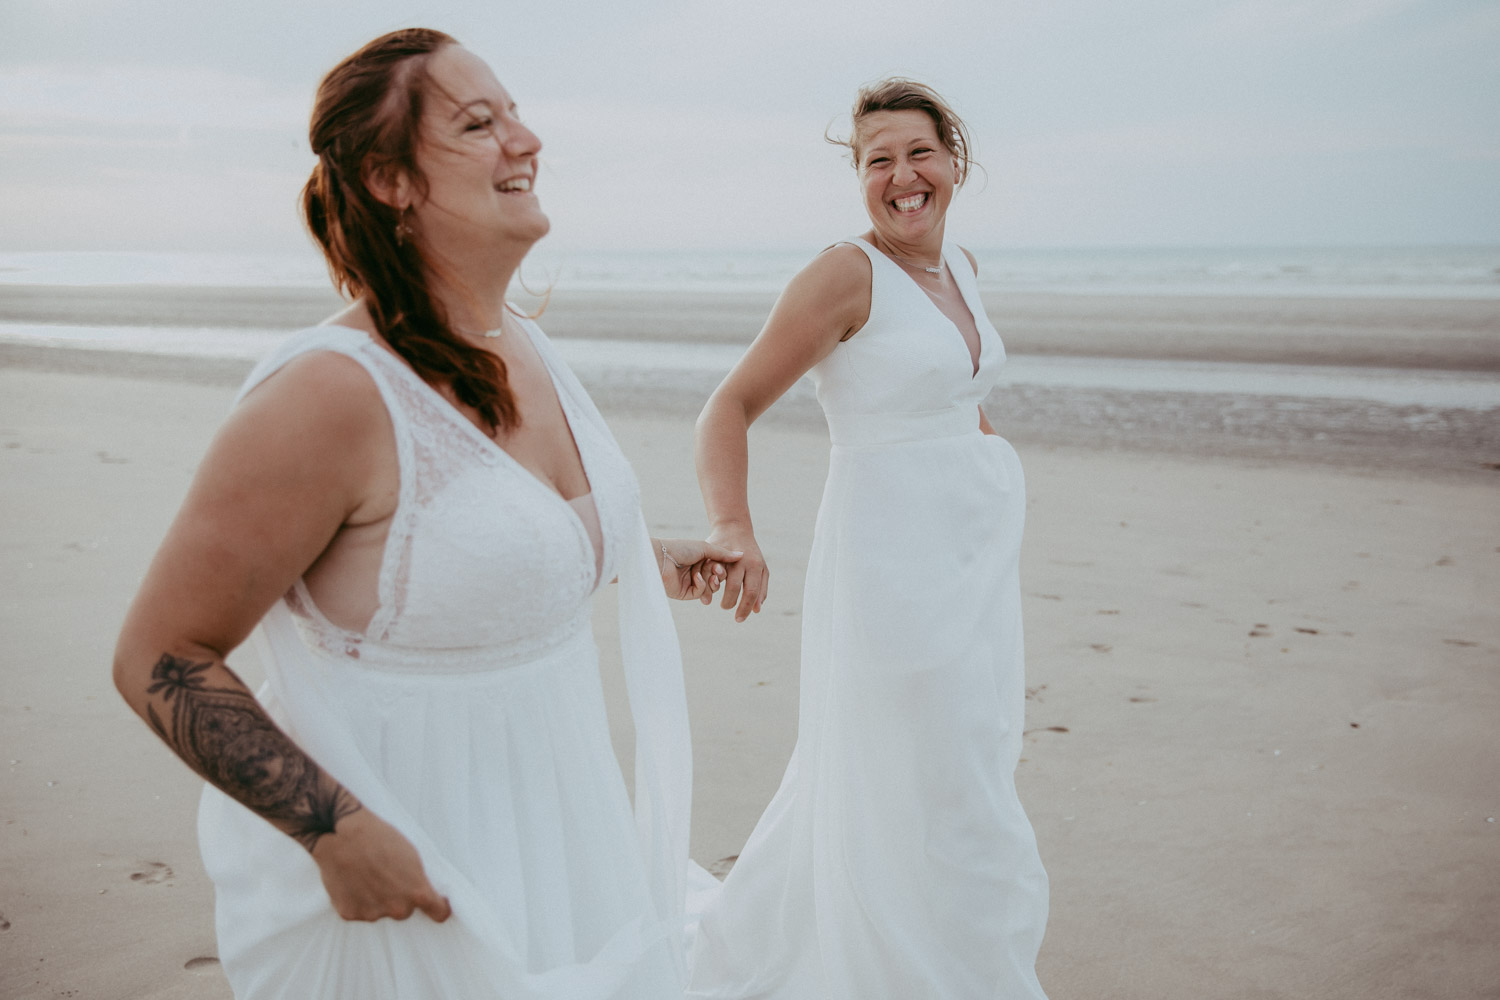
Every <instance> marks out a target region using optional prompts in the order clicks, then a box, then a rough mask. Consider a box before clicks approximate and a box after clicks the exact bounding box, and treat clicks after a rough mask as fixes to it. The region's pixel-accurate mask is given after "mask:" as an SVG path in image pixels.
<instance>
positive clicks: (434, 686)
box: [199, 323, 692, 1000]
mask: <svg viewBox="0 0 1500 1000" xmlns="http://www.w3.org/2000/svg"><path fill="white" fill-rule="evenodd" d="M526 325H527V329H528V333H529V334H530V336H531V339H532V342H533V343H534V345H535V346H536V349H537V350H538V352H539V353H540V354H541V356H542V357H543V359H544V360H545V361H546V363H547V366H548V369H549V371H550V372H551V374H552V378H553V383H554V385H555V387H556V389H557V393H558V397H559V399H560V401H561V403H562V406H563V412H564V413H565V414H566V416H567V419H568V422H569V425H570V427H571V429H572V431H573V435H574V438H575V440H576V442H577V445H578V450H579V454H580V455H581V457H582V459H583V465H584V469H585V471H586V473H587V475H588V479H589V483H590V486H591V491H592V495H593V499H594V502H595V506H596V508H597V512H598V519H599V529H600V535H601V537H602V549H603V551H602V557H603V558H602V572H600V571H599V568H598V566H597V565H596V552H595V550H594V546H593V543H592V542H591V540H590V538H589V533H588V529H587V528H586V526H585V525H584V523H583V522H582V520H581V519H580V518H579V516H578V515H577V514H576V513H575V511H574V509H573V508H572V507H571V506H570V505H569V504H568V503H567V502H566V501H564V500H563V499H562V498H561V497H559V496H558V495H557V494H556V493H555V492H554V491H552V490H551V489H550V488H548V487H547V486H545V485H544V484H543V483H542V482H541V481H540V480H538V479H536V478H535V477H534V476H533V475H532V474H531V473H530V472H528V471H527V470H526V469H525V468H523V467H522V466H521V465H519V464H518V463H516V462H515V461H514V460H513V459H512V458H511V457H510V456H509V455H508V454H506V453H505V452H504V451H503V450H502V449H500V448H499V447H498V446H497V445H495V443H494V442H493V441H491V440H490V439H489V438H488V437H486V436H485V435H484V434H482V433H481V432H480V431H479V430H478V429H477V428H475V427H474V425H473V424H471V423H470V422H469V421H468V420H467V419H465V418H464V417H463V415H462V414H460V413H459V412H458V411H457V410H455V409H454V408H453V407H452V406H450V405H449V404H448V402H447V401H446V400H445V399H444V398H443V397H442V396H440V395H439V394H438V393H436V392H435V391H433V389H432V388H431V387H430V386H428V385H427V384H426V383H424V382H423V381H422V380H421V379H420V378H419V377H418V376H417V375H416V374H415V373H414V372H413V371H412V370H411V369H410V368H409V367H407V366H406V364H405V363H404V362H402V361H401V360H400V359H399V358H397V357H396V356H395V355H393V354H391V353H390V352H389V351H387V350H385V349H383V348H382V347H380V346H377V345H376V344H375V343H374V342H373V341H372V340H371V338H370V337H369V336H367V335H366V334H364V333H362V332H359V331H356V330H351V329H347V328H343V327H337V326H326V327H319V328H315V329H312V330H308V331H304V332H303V333H301V334H297V335H295V336H293V337H292V338H291V340H290V342H289V343H288V344H287V345H286V346H285V347H283V348H282V349H281V350H280V351H278V352H277V353H276V354H275V356H273V357H272V358H270V359H268V360H267V361H266V362H265V363H263V364H262V365H261V366H260V368H258V369H257V370H256V371H255V372H254V373H253V374H252V375H251V377H250V379H249V381H248V382H247V383H246V387H245V389H244V390H242V394H243V393H244V392H248V391H250V390H251V389H253V388H254V386H256V385H258V384H259V383H260V382H261V381H262V380H263V379H265V378H267V377H269V376H270V375H271V374H272V373H273V372H275V371H276V370H277V369H278V368H279V367H281V366H282V365H283V364H285V363H286V362H287V361H288V360H290V359H291V358H292V357H295V356H297V355H299V354H302V353H305V352H308V351H335V352H338V353H340V354H343V355H346V356H348V357H350V358H352V359H354V360H355V361H357V362H358V363H359V364H360V365H362V366H364V368H365V369H366V371H367V372H368V374H369V376H370V378H371V379H373V380H374V382H375V384H376V386H378V388H379V390H380V393H381V396H382V397H383V398H384V401H385V403H386V406H387V408H388V410H389V412H390V416H391V422H392V425H393V428H394V432H395V446H396V452H397V456H398V460H399V466H400V496H399V501H398V506H397V509H396V512H395V516H394V518H393V521H392V524H391V528H390V533H389V538H388V540H387V543H386V547H385V553H384V560H383V563H382V565H381V570H380V576H379V582H378V593H379V609H378V611H377V612H376V613H375V615H374V617H373V619H372V620H371V621H370V623H369V625H368V626H367V627H366V628H364V629H362V630H360V631H357V632H351V631H347V630H344V629H341V628H338V627H336V626H335V625H333V624H332V623H331V622H329V621H328V620H327V618H325V617H324V616H323V615H322V614H320V612H319V610H318V608H317V607H316V606H315V605H314V604H313V602H312V600H311V599H310V597H309V595H308V592H307V589H306V587H305V586H304V585H303V584H302V583H301V582H299V583H298V584H297V585H296V586H295V587H294V588H293V590H292V591H291V592H290V593H289V594H288V595H287V596H286V598H285V600H284V601H281V602H278V603H277V605H276V606H275V607H274V608H273V609H272V610H271V612H270V613H269V614H267V615H266V617H265V619H264V620H263V622H262V624H261V627H260V628H259V629H258V630H257V636H256V638H257V643H258V646H259V652H260V655H261V659H262V662H263V663H264V664H265V667H266V671H267V676H268V682H267V685H266V688H265V689H264V690H263V691H262V692H261V698H262V701H263V702H264V703H265V705H266V707H267V708H268V710H269V711H270V712H271V714H272V716H273V717H274V718H275V719H276V720H277V721H278V722H279V723H280V724H281V725H282V726H283V727H284V728H285V729H286V730H287V731H288V732H289V733H290V734H291V736H292V738H293V739H295V740H296V741H297V742H298V743H299V744H300V745H301V746H302V747H303V749H305V750H306V751H307V752H308V753H309V754H310V755H311V756H312V757H313V758H314V759H315V760H317V761H318V762H319V763H320V764H321V765H323V767H324V768H325V769H327V770H328V771H329V772H330V773H331V774H332V775H333V776H334V777H335V778H337V779H338V780H339V781H341V782H343V783H344V784H345V785H346V786H347V787H348V788H349V789H350V790H351V791H352V792H353V793H354V794H355V795H357V796H358V797H359V798H360V799H361V800H362V801H363V803H364V805H365V807H366V808H368V809H371V810H373V811H374V812H375V813H377V814H378V815H379V816H381V817H382V818H384V819H385V820H386V821H388V822H390V823H391V824H392V825H394V826H395V827H396V828H397V829H399V830H400V831H401V832H402V833H403V834H405V835H406V836H407V837H408V838H409V839H410V840H411V841H412V843H413V844H414V845H415V846H416V848H417V850H418V852H419V853H420V854H421V857H422V861H423V865H424V867H425V868H426V871H427V873H428V876H429V877H430V878H431V880H432V882H433V884H434V886H435V887H436V888H437V889H438V891H439V892H441V893H443V894H445V895H447V896H448V897H449V899H450V901H451V903H452V905H453V916H452V917H451V918H450V919H449V920H448V921H447V922H445V923H443V924H437V923H434V922H432V921H431V920H429V919H428V918H427V917H426V916H424V915H422V914H420V913H419V914H415V915H413V916H412V917H411V918H410V919H408V920H404V921H393V920H381V921H378V922H375V923H356V922H348V921H344V920H342V919H340V918H339V917H338V915H337V914H336V913H335V912H334V911H333V909H332V906H331V904H330V902H329V899H328V894H327V892H326V891H325V890H324V888H323V885H322V882H321V881H320V878H319V871H318V868H317V866H316V865H315V864H314V863H313V861H312V859H311V858H310V857H309V856H308V854H307V852H306V851H304V850H303V849H302V848H301V847H300V846H299V845H298V844H297V843H296V842H294V841H293V840H292V839H291V838H289V837H287V836H285V835H284V834H282V833H280V832H278V831H277V830H275V829H274V828H272V827H271V826H270V825H269V824H268V823H266V822H265V821H264V820H262V819H260V818H259V817H257V816H255V815H254V814H252V813H251V812H249V811H248V810H246V809H245V808H244V807H242V806H240V805H239V804H238V803H237V802H235V801H233V800H232V799H229V798H227V797H226V796H224V795H222V794H221V793H219V792H218V791H217V790H215V789H214V788H212V787H210V788H208V789H207V790H206V791H205V794H204V798H203V803H202V807H201V809H200V813H199V834H200V841H201V844H202V851H203V856H204V862H205V865H206V867H207V869H208V872H209V874H210V876H212V878H213V880H214V883H215V889H216V897H217V900H216V918H217V921H216V922H217V929H218V937H219V949H220V958H221V960H222V961H223V965H224V970H225V972H226V974H227V975H228V977H229V980H230V983H231V984H232V986H233V987H234V991H235V995H236V997H237V998H239V1000H272V998H279V1000H293V998H296V1000H310V998H340V1000H343V998H348V1000H387V998H389V1000H396V998H400V1000H425V998H433V1000H437V998H443V1000H449V998H454V1000H467V998H485V1000H492V998H504V1000H520V998H557V1000H561V998H566V1000H606V998H610V1000H660V998H663V997H674V996H675V997H680V996H681V995H682V982H681V979H682V975H683V964H682V959H683V956H682V950H681V949H682V944H681V932H682V910H683V878H684V871H685V866H686V862H687V834H688V805H689V793H690V786H691V780H692V779H691V765H690V758H689V753H690V747H689V740H688V730H687V713H686V703H685V700H684V696H683V688H682V669H681V660H680V657H679V654H678V650H677V643H676V636H675V633H674V632H673V630H672V623H671V618H670V615H669V613H668V610H667V607H666V599H665V596H664V595H663V592H662V587H661V581H660V577H659V575H658V574H657V571H656V563H655V559H654V556H653V553H652V551H651V548H650V542H649V539H648V537H647V533H646V525H645V522H644V520H643V519H642V516H641V513H640V506H639V500H638V496H639V493H638V486H637V483H636V481H635V477H634V475H633V474H632V473H631V471H630V467H629V465H628V464H627V463H626V461H625V458H624V456H623V455H622V454H621V453H620V451H619V449H618V447H617V446H616V444H615V442H614V440H613V438H612V437H611V436H610V434H609V431H608V429H607V428H606V427H605V426H604V423H603V420H602V419H601V418H600V416H599V414H598V411H597V410H595V409H594V407H593V404H592V403H591V402H590V401H589V399H588V397H587V395H586V394H585V393H584V391H583V389H582V387H581V386H580V385H579V384H578V382H577V380H576V379H575V378H574V377H573V376H572V374H571V373H570V372H569V371H568V370H567V368H566V367H565V366H564V365H563V364H562V363H561V362H560V361H559V359H558V358H557V357H556V355H555V353H554V352H553V350H552V348H551V346H550V344H548V342H547V340H546V338H545V336H544V335H543V334H542V333H541V331H540V330H538V329H537V328H536V327H535V325H534V324H529V323H528V324H526ZM616 575H618V577H619V601H620V620H621V646H622V650H621V652H622V658H623V660H624V664H625V675H626V684H627V688H628V693H629V697H630V704H631V710H632V714H633V716H634V720H635V726H636V731H637V737H636V740H637V742H636V785H635V787H636V803H635V810H634V817H632V809H631V804H630V802H629V800H628V798H627V794H626V791H625V787H624V782H623V781H622V778H621V775H620V769H619V765H618V764H617V762H616V759H615V756H614V753H613V750H612V749H611V745H610V740H609V732H608V726H607V723H606V720H605V711H604V702H603V695H602V691H601V686H600V679H599V674H598V666H597V650H596V648H595V646H594V643H593V637H592V631H591V627H590V620H589V612H590V603H591V602H590V598H591V595H592V594H593V592H594V590H595V589H596V587H597V586H598V585H599V581H601V580H603V581H608V580H610V579H611V578H612V577H614V576H616Z"/></svg>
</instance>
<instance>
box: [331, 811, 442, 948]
mask: <svg viewBox="0 0 1500 1000" xmlns="http://www.w3.org/2000/svg"><path fill="white" fill-rule="evenodd" d="M312 857H313V860H314V861H316V862H317V863H318V868H319V870H320V871H321V872H322V875H323V887H324V888H325V889H327V890H328V898H329V899H330V900H332V902H333V908H334V909H335V910H337V911H338V915H339V916H341V917H343V918H344V919H345V920H379V919H381V918H382V917H392V918H394V919H396V920H405V919H406V918H407V917H409V916H411V915H412V914H413V913H415V912H416V911H418V910H421V911H422V912H423V913H425V914H427V915H428V916H429V917H431V918H432V919H433V920H435V921H437V922H438V923H442V922H443V921H444V920H447V919H448V917H449V916H450V915H451V914H452V912H453V909H452V907H450V906H449V905H448V900H447V899H445V898H443V897H442V896H440V895H438V891H437V890H436V889H434V888H433V887H432V883H431V882H429V881H427V873H426V872H424V871H423V870H422V859H421V858H420V857H418V856H417V849H416V848H415V847H413V846H412V845H411V842H410V841H409V840H407V839H406V838H405V837H403V836H402V835H401V834H400V833H399V832H398V831H397V830H396V828H395V827H393V826H391V825H390V824H389V823H387V822H386V821H385V820H383V819H381V818H380V817H379V816H376V815H375V814H374V813H372V812H370V811H369V810H368V809H360V810H358V811H356V812H353V813H350V814H349V815H348V816H345V817H344V818H342V819H340V820H339V821H338V824H337V825H336V826H335V827H334V832H333V833H331V834H324V835H323V836H322V837H320V838H318V842H317V844H315V845H314V846H313V850H312Z"/></svg>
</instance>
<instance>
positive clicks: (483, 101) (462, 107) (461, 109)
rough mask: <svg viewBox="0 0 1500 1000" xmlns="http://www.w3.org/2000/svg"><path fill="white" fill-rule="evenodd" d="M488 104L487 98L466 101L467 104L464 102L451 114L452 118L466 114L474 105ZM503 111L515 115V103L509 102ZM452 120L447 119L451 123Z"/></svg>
mask: <svg viewBox="0 0 1500 1000" xmlns="http://www.w3.org/2000/svg"><path fill="white" fill-rule="evenodd" d="M489 103H490V99H489V98H488V97H476V98H474V100H472V101H468V102H465V103H464V104H460V105H459V106H458V110H456V111H454V112H453V118H457V117H458V116H459V115H462V114H466V113H468V110H469V109H470V108H472V107H473V106H474V105H476V104H483V105H486V106H488V105H489ZM505 110H506V111H509V112H510V113H511V114H515V111H516V102H515V101H511V102H510V107H508V108H506V109H505ZM453 118H449V119H448V120H449V121H452V120H453Z"/></svg>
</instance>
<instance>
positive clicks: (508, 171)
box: [407, 45, 551, 256]
mask: <svg viewBox="0 0 1500 1000" xmlns="http://www.w3.org/2000/svg"><path fill="white" fill-rule="evenodd" d="M427 73H428V83H427V88H426V94H425V99H424V101H423V110H422V121H421V125H420V129H419V132H420V137H419V141H418V144H417V150H416V164H417V168H418V170H420V171H421V174H422V177H423V178H424V180H425V182H426V183H425V190H418V189H412V190H409V191H408V192H407V195H408V197H409V199H410V200H409V204H410V207H411V214H410V220H411V225H412V228H413V229H414V230H415V231H416V233H417V235H418V238H419V239H420V240H421V241H422V243H423V244H425V245H426V246H429V247H430V248H432V249H433V250H434V251H436V252H437V253H438V254H439V255H442V256H447V255H457V254H464V253H468V252H474V251H479V252H484V251H486V250H494V249H502V248H504V249H509V250H516V249H520V250H521V251H522V252H524V250H525V248H527V247H530V246H531V244H533V243H535V242H536V241H537V240H539V239H541V238H542V237H543V236H545V235H546V234H547V230H548V228H549V227H550V225H551V224H550V223H549V222H548V220H547V216H546V215H544V214H543V213H542V209H541V205H540V203H539V202H538V201H537V197H536V192H535V190H534V189H535V186H536V173H537V153H538V152H540V151H541V148H542V144H541V141H540V140H539V139H537V137H536V135H535V134H533V133H532V131H531V130H530V129H528V128H527V127H526V126H525V125H524V124H522V122H521V119H520V118H519V117H517V114H516V105H515V102H514V101H512V100H511V98H510V94H508V93H507V92H506V90H505V88H504V87H502V86H501V85H500V81H499V80H497V79H495V74H494V73H492V72H491V71H490V68H489V66H487V65H485V63H484V60H482V59H480V58H479V57H478V56H476V55H474V54H473V53H472V52H470V51H469V50H467V49H465V48H463V47H461V46H458V45H449V46H446V47H445V48H443V49H441V50H440V51H438V52H436V53H435V54H433V56H432V58H431V61H430V63H429V64H428V67H427Z"/></svg>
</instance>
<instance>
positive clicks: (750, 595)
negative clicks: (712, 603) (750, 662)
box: [705, 526, 771, 622]
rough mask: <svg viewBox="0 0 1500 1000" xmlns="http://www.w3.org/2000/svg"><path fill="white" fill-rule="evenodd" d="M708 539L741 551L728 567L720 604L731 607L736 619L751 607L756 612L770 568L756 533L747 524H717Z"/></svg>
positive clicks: (765, 590)
mask: <svg viewBox="0 0 1500 1000" xmlns="http://www.w3.org/2000/svg"><path fill="white" fill-rule="evenodd" d="M708 540H709V541H710V542H711V543H715V544H718V545H723V546H727V547H729V548H731V549H738V550H740V551H741V552H742V553H743V555H741V556H740V557H739V559H738V560H736V561H735V564H734V565H733V566H730V567H727V573H726V575H725V578H724V599H723V600H722V601H721V602H720V603H719V607H721V608H734V609H735V612H734V620H735V621H737V622H742V621H744V620H745V619H746V618H749V617H750V613H751V612H752V611H753V612H755V613H756V614H759V613H760V606H761V604H762V603H763V602H764V601H765V599H766V594H767V593H768V589H769V587H770V584H771V571H770V570H769V569H768V568H766V560H765V557H764V556H762V555H761V553H760V546H759V545H757V544H756V543H755V534H754V533H753V532H752V531H751V530H750V529H749V528H748V527H744V528H741V527H734V526H728V527H720V528H715V529H714V530H713V531H711V532H710V533H709V536H708ZM705 603H707V602H705ZM736 604H738V607H736Z"/></svg>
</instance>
